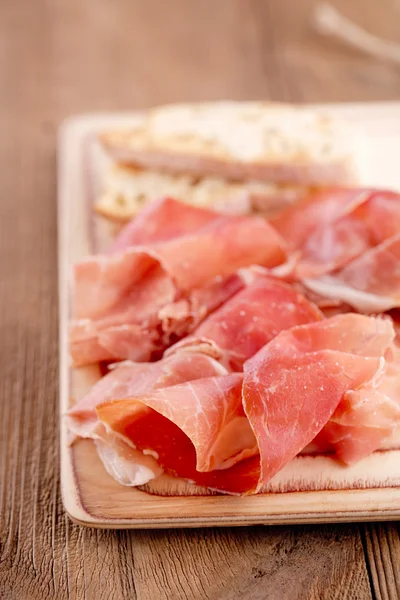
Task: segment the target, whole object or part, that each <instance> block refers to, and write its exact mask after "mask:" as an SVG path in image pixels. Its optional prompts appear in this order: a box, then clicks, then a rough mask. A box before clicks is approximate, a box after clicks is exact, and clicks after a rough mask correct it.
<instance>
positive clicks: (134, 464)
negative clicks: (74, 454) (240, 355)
mask: <svg viewBox="0 0 400 600" xmlns="http://www.w3.org/2000/svg"><path fill="white" fill-rule="evenodd" d="M225 373H226V370H225V369H224V368H223V367H222V366H221V365H220V364H219V363H217V362H216V361H214V360H213V359H212V358H210V357H209V356H206V355H203V354H199V353H193V354H183V353H181V354H175V355H173V356H170V357H168V358H164V359H163V360H160V361H158V362H155V363H132V362H128V361H127V362H125V363H121V364H120V365H117V366H116V367H115V368H113V369H112V370H111V371H110V372H109V373H108V374H107V375H105V376H104V377H103V378H102V379H100V380H99V381H98V382H97V383H96V384H95V385H94V386H93V387H92V389H91V390H90V392H89V393H88V394H87V395H86V396H84V397H83V398H82V399H81V400H80V401H79V402H78V403H77V404H75V405H74V406H73V407H72V408H71V409H70V410H69V411H68V414H67V416H66V419H67V424H68V429H69V431H70V433H71V434H73V435H74V436H75V437H76V436H77V437H81V438H92V439H93V440H95V443H96V448H97V451H98V453H99V456H100V458H101V459H102V461H103V464H104V466H105V468H106V470H107V471H108V472H109V473H110V475H112V476H113V477H114V478H115V479H117V480H118V481H119V482H120V483H122V484H123V485H140V484H143V483H146V482H147V481H149V480H150V479H153V478H154V477H156V476H157V475H159V474H160V473H161V472H162V469H161V467H160V466H159V465H158V463H157V462H156V461H155V459H154V457H153V456H152V454H147V455H146V454H143V452H141V451H138V450H137V449H136V448H135V446H134V445H132V444H130V443H127V440H125V441H124V440H122V439H121V438H120V437H118V436H116V435H113V434H112V433H111V432H109V431H106V429H105V428H104V427H103V426H102V425H101V423H99V420H98V418H97V414H96V406H97V405H98V404H101V403H102V402H105V401H107V400H110V399H112V398H123V397H129V396H131V395H133V394H143V393H146V392H149V391H152V390H155V389H157V388H167V387H168V386H171V385H176V384H178V383H181V382H184V381H192V380H195V379H198V378H204V377H212V376H215V375H224V374H225Z"/></svg>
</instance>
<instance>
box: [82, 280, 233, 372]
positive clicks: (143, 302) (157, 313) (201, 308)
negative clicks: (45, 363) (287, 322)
mask: <svg viewBox="0 0 400 600" xmlns="http://www.w3.org/2000/svg"><path fill="white" fill-rule="evenodd" d="M243 286H244V280H243V279H242V277H241V276H239V275H237V274H233V275H230V276H228V277H226V278H220V277H217V278H215V279H214V280H212V281H211V282H209V283H208V284H207V285H205V286H203V287H202V288H199V289H195V290H192V291H191V292H190V293H189V294H187V295H186V296H185V297H183V298H181V299H180V300H174V299H173V298H174V296H175V289H174V288H173V287H172V284H171V282H170V280H169V279H167V278H165V279H161V278H157V276H155V277H154V276H152V275H151V274H149V275H148V276H146V278H144V280H143V282H142V283H140V284H139V285H138V286H136V289H135V294H134V301H133V300H132V302H130V301H129V299H128V300H126V301H124V302H123V303H121V304H120V306H119V307H117V308H116V309H115V310H113V311H109V313H108V315H107V316H105V317H104V318H100V319H96V320H93V319H79V320H77V321H75V322H74V323H73V325H72V326H71V328H70V353H71V356H72V359H73V361H74V364H75V366H82V365H86V364H89V363H92V362H98V361H102V360H116V359H121V358H122V359H126V360H131V361H149V360H150V359H154V358H159V356H160V354H162V352H163V350H164V349H165V348H167V347H168V346H170V345H171V344H173V343H174V342H176V341H177V340H179V339H180V338H181V337H183V336H185V335H187V334H189V333H190V332H191V331H193V329H194V328H195V327H196V326H197V325H198V324H199V323H200V322H201V321H202V320H203V319H204V317H206V316H207V315H208V314H209V313H210V312H212V311H213V310H215V309H216V308H218V306H220V305H221V304H222V303H223V302H225V301H226V300H227V299H228V298H230V297H231V296H232V295H233V294H235V293H236V292H237V291H239V290H240V289H241V288H242V287H243ZM157 294H158V295H157Z"/></svg>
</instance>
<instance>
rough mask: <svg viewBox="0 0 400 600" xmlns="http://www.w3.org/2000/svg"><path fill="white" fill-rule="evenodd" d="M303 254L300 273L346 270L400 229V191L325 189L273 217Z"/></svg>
mask: <svg viewBox="0 0 400 600" xmlns="http://www.w3.org/2000/svg"><path fill="white" fill-rule="evenodd" d="M272 223H273V225H274V227H275V228H276V229H277V230H278V231H279V232H280V233H281V235H282V236H283V237H284V238H285V240H286V241H287V243H288V244H289V245H290V247H291V249H292V250H294V251H297V252H298V255H299V256H298V263H297V265H296V268H295V276H296V277H297V278H299V279H303V278H305V277H318V276H320V275H323V274H326V273H330V272H332V271H335V270H337V269H340V268H343V267H344V266H345V265H346V264H347V263H349V262H350V261H351V260H353V259H355V258H356V257H358V256H361V255H362V254H363V253H364V252H365V251H367V250H369V249H370V248H372V247H374V246H376V245H378V244H380V243H382V242H383V241H385V240H387V239H388V238H390V237H391V236H393V235H395V234H396V233H398V231H399V229H400V195H399V194H397V193H394V192H389V191H377V190H369V189H333V190H328V191H324V192H320V193H318V194H315V195H313V196H311V197H310V198H308V199H306V200H305V201H304V202H302V203H300V204H298V205H296V206H295V207H292V208H290V209H288V210H287V211H285V212H284V213H283V214H282V215H280V216H279V217H277V218H276V219H275V220H273V221H272Z"/></svg>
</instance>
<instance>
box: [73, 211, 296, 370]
mask: <svg viewBox="0 0 400 600" xmlns="http://www.w3.org/2000/svg"><path fill="white" fill-rule="evenodd" d="M166 203H167V204H166ZM170 203H171V201H168V202H167V201H164V204H162V205H161V209H162V210H161V212H163V211H166V210H167V208H168V206H170V205H171V204H170ZM176 204H179V203H176V202H172V206H173V207H174V211H173V215H174V214H175V210H176ZM186 208H187V207H186ZM197 210H199V209H194V208H191V209H190V215H191V216H190V219H189V221H188V223H189V225H188V229H186V233H183V230H184V228H183V225H182V224H181V225H180V226H179V227H178V226H177V227H176V228H175V229H174V231H175V233H176V232H177V231H178V230H179V232H180V234H181V235H179V236H178V237H173V238H169V239H167V240H166V241H159V242H155V243H150V244H147V245H141V246H129V247H127V248H126V247H125V246H126V244H127V243H128V242H127V238H128V237H129V239H131V240H132V239H136V237H137V236H136V233H135V231H136V230H134V231H133V233H132V231H131V232H130V233H129V232H128V233H129V236H128V234H127V233H126V232H125V233H126V235H125V233H124V235H125V237H124V239H123V241H122V242H121V244H120V245H122V246H124V247H125V249H122V250H121V249H119V250H118V248H117V250H118V251H115V252H113V253H111V254H108V255H98V256H92V257H89V258H87V259H85V260H83V261H81V262H80V263H78V264H77V265H76V267H75V295H74V298H75V315H76V317H77V319H78V320H77V321H76V322H75V323H74V324H73V326H72V329H71V354H72V357H73V360H74V362H75V364H77V365H82V364H86V363H87V362H96V361H98V360H101V358H99V357H100V356H101V349H104V360H107V359H109V358H110V354H111V355H112V356H113V357H114V358H134V359H135V360H143V358H142V352H141V351H139V353H137V349H136V347H137V342H136V340H137V337H138V335H139V336H140V335H143V336H145V335H146V327H147V329H148V330H149V331H150V330H151V331H150V333H149V336H150V338H151V336H152V335H155V330H156V329H157V327H158V325H159V322H160V318H159V315H158V312H159V311H160V310H161V308H163V307H165V306H167V305H170V304H173V303H175V302H176V301H179V300H181V299H187V297H188V296H190V295H191V294H192V293H193V290H195V289H197V290H198V289H199V288H201V287H204V286H207V285H209V284H210V282H212V281H213V279H214V278H216V277H218V278H222V279H223V278H226V277H229V276H231V275H232V274H233V273H235V271H237V269H239V268H240V267H243V266H248V265H251V264H253V263H258V264H261V265H264V266H271V267H273V266H275V265H277V264H280V263H281V262H282V261H283V260H284V259H285V249H284V244H283V242H282V240H281V238H280V236H279V235H278V234H277V233H276V232H275V230H274V229H273V228H272V227H271V226H270V225H269V224H268V223H267V222H266V221H264V220H263V219H261V218H258V217H239V216H221V215H219V214H218V213H212V212H211V211H203V210H201V209H200V217H201V218H200V221H201V223H200V226H198V227H197V228H195V218H194V217H195V214H196V211H197ZM205 213H206V214H205ZM212 214H214V218H213V219H212V220H210V219H211V215H212ZM164 218H165V215H164ZM207 220H208V221H207ZM204 221H207V222H206V224H203V223H204ZM171 235H172V234H171ZM149 237H150V238H151V235H150V234H149ZM207 312H208V311H207V310H205V311H204V310H203V315H204V316H205V315H206V314H207ZM138 323H141V327H142V329H141V331H138V326H137V324H138ZM121 326H129V327H128V328H126V327H125V328H123V329H122V330H121ZM143 327H144V329H143ZM161 333H163V332H161ZM120 337H122V338H123V342H122V344H121V346H122V349H123V354H120V353H119V351H118V340H119V339H120ZM129 340H131V341H132V343H131V344H130V342H129ZM150 345H152V343H151V344H150ZM131 346H132V348H133V349H132V352H131V351H129V352H128V353H127V352H126V348H130V347H131ZM144 354H145V356H148V352H147V350H146V352H145V353H144ZM91 356H92V358H91Z"/></svg>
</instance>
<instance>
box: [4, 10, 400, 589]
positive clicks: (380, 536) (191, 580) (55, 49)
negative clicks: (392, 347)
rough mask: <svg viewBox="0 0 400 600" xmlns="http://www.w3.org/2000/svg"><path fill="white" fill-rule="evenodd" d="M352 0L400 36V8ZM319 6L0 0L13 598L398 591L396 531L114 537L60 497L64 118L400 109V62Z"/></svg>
mask: <svg viewBox="0 0 400 600" xmlns="http://www.w3.org/2000/svg"><path fill="white" fill-rule="evenodd" d="M335 4H336V6H337V7H338V8H339V9H340V10H342V11H343V12H344V13H345V14H346V15H348V16H349V17H351V18H353V19H356V20H358V21H359V22H360V23H361V24H362V25H363V26H364V27H366V28H368V29H370V30H371V31H373V32H374V33H376V34H378V35H382V36H385V37H387V38H390V39H393V40H396V36H397V41H398V42H400V27H399V23H400V2H399V1H398V0H397V1H396V0H382V1H381V2H376V0H353V1H352V2H346V0H341V1H340V2H336V3H335ZM315 5H316V2H315V0H276V1H274V0H269V1H268V0H247V1H246V0H201V1H195V0H191V1H189V0H164V1H163V0H147V1H146V2H145V1H140V0H85V1H82V0H69V1H63V0H51V1H50V0H49V1H47V2H46V1H45V0H36V1H32V0H19V1H17V0H14V1H13V0H8V1H7V0H1V1H0V8H1V17H0V65H1V66H0V77H1V79H0V131H1V136H0V177H1V186H0V230H1V233H0V256H1V262H0V264H1V270H0V352H1V360H0V389H1V396H0V428H1V437H0V496H1V531H0V597H1V598H2V599H3V598H4V599H5V600H11V599H18V600H24V599H40V600H47V599H49V600H52V599H53V598H55V599H57V600H62V599H64V598H71V599H77V600H80V599H83V598H87V599H92V598H93V599H95V600H101V599H104V600H108V599H110V598H111V599H117V600H118V599H120V598H129V599H133V598H138V599H140V600H158V599H164V598H165V599H168V600H171V599H177V598H179V599H181V598H182V599H186V598H188V599H192V598H199V599H200V598H201V599H203V598H205V599H218V600H219V599H236V598H238V599H239V598H243V599H246V598H248V599H251V600H256V599H272V600H275V599H279V600H284V599H288V600H296V599H299V600H304V599H308V598H310V599H320V598H327V599H328V598H329V599H330V598H337V599H340V600H344V599H347V598H348V599H350V598H352V599H357V600H364V599H369V598H380V599H382V600H383V599H384V600H386V599H389V598H392V599H395V598H398V594H399V593H400V592H399V589H400V568H399V564H400V540H399V530H398V526H397V525H396V524H376V525H375V524H369V525H363V524H349V525H337V526H336V525H329V526H328V525H327V526H302V527H300V526H293V527H273V528H267V527H253V528H242V529H202V530H186V531H185V530H180V531H179V530H178V531H121V532H118V531H96V530H91V529H85V528H81V527H78V526H75V525H73V524H72V523H71V522H70V521H69V519H68V518H67V517H66V516H65V514H64V511H63V507H62V504H61V500H60V490H59V452H58V409H57V385H58V358H57V346H58V341H57V279H56V277H57V266H56V238H57V231H56V150H55V145H56V131H57V127H58V125H59V123H60V121H61V120H62V119H64V118H65V117H66V116H68V115H70V114H74V113H79V112H84V111H94V110H119V109H121V110H129V109H133V108H140V107H145V106H149V105H152V104H156V103H164V102H172V101H179V100H186V101H191V100H205V99H211V100H212V99H217V98H235V99H248V98H270V99H273V100H287V101H317V102H321V101H351V100H391V99H392V100H399V99H400V67H395V66H393V65H391V64H388V63H382V62H379V61H377V60H374V59H370V58H368V57H366V56H365V55H364V54H362V53H359V52H357V51H355V50H351V49H348V48H347V47H346V46H345V45H341V44H340V43H337V42H334V41H331V40H326V39H322V38H320V37H319V36H318V35H316V34H315V32H314V31H313V28H312V25H311V15H312V11H313V8H314V7H315Z"/></svg>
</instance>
